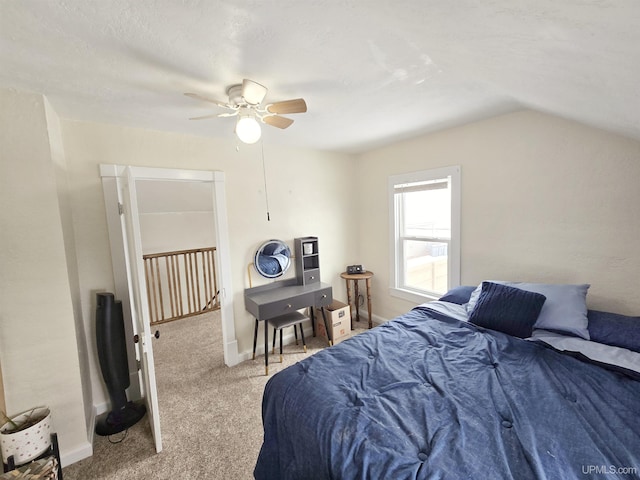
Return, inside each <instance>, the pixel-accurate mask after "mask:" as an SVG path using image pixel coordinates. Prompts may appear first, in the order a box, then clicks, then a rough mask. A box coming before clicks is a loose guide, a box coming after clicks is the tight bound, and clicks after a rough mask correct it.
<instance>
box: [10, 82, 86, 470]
mask: <svg viewBox="0 0 640 480" xmlns="http://www.w3.org/2000/svg"><path fill="white" fill-rule="evenodd" d="M47 109H49V110H48V111H47ZM48 121H49V122H50V125H48V123H47V122H48ZM0 145H2V149H1V152H2V158H1V159H0V160H1V161H0V204H1V205H2V208H1V209H0V225H1V228H0V232H1V234H0V235H1V236H0V246H1V248H0V272H2V274H1V276H0V351H1V354H2V359H1V360H2V368H3V374H4V385H5V395H6V407H7V410H8V413H9V414H10V415H13V414H16V413H19V412H21V411H24V410H27V409H29V408H32V407H35V406H38V405H47V406H49V407H50V408H51V415H52V419H53V424H54V429H55V431H57V433H58V438H59V441H60V449H61V453H62V461H63V464H64V463H69V462H70V461H74V460H77V459H78V458H82V457H83V456H86V455H90V454H91V445H90V444H89V443H88V441H87V424H86V417H85V408H84V398H83V389H82V384H81V370H80V361H79V358H78V356H79V351H78V344H77V341H76V340H77V330H76V325H75V321H74V300H75V292H74V289H73V285H74V284H77V277H76V276H75V272H74V269H73V263H74V260H73V259H69V261H67V260H68V259H67V255H68V254H69V253H71V254H72V253H73V251H74V241H73V226H72V220H71V216H70V213H69V210H68V203H66V200H64V198H66V197H65V192H67V191H68V189H67V186H66V184H65V181H64V152H63V150H62V148H61V145H62V142H61V141H60V132H59V124H58V118H57V116H56V114H55V112H53V111H52V110H50V107H49V106H48V105H47V104H46V101H45V99H44V98H43V97H42V96H41V95H35V94H29V93H18V92H16V91H13V90H6V89H0ZM57 180H58V181H59V182H60V183H59V184H58V183H57ZM59 195H62V197H63V201H62V202H60V201H59ZM70 266H71V268H70ZM80 354H81V352H80ZM85 393H86V392H85Z"/></svg>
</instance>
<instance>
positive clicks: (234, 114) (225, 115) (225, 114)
mask: <svg viewBox="0 0 640 480" xmlns="http://www.w3.org/2000/svg"><path fill="white" fill-rule="evenodd" d="M238 113H239V110H236V111H235V112H229V113H219V114H218V115H216V117H235V116H236V115H238Z"/></svg>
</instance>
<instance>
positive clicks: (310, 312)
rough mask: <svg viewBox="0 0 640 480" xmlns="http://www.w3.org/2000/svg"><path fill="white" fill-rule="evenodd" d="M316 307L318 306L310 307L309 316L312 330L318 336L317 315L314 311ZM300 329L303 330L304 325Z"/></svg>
mask: <svg viewBox="0 0 640 480" xmlns="http://www.w3.org/2000/svg"><path fill="white" fill-rule="evenodd" d="M315 309H316V307H309V318H310V319H311V330H312V331H313V336H314V337H315V336H316V315H315V313H314V310H315ZM300 325H302V324H300ZM300 330H302V326H301V327H300Z"/></svg>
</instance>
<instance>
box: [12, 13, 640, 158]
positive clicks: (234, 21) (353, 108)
mask: <svg viewBox="0 0 640 480" xmlns="http://www.w3.org/2000/svg"><path fill="white" fill-rule="evenodd" d="M638 25H640V2H638V1H637V0H520V1H513V0H455V1H451V0H399V1H394V2H392V1H389V0H309V1H301V0H260V1H259V0H218V1H213V0H181V1H178V0H160V1H159V0H104V1H98V0H89V1H87V0H58V1H55V2H54V1H42V0H3V1H2V2H0V86H2V87H9V88H16V89H20V90H27V91H32V92H37V93H42V94H44V95H46V97H47V98H48V99H49V101H50V102H51V104H52V105H53V107H54V108H55V110H56V111H57V112H58V114H59V115H60V116H61V117H63V118H69V119H78V120H88V121H97V122H107V123H115V124H122V125H128V126H136V127H142V128H149V129H157V130H167V131H175V132H181V133H188V134H193V135H200V136H211V137H223V138H234V135H233V129H234V119H232V118H212V119H208V120H200V121H189V120H188V118H189V117H195V116H200V115H207V114H210V113H211V114H213V113H221V112H222V110H221V109H220V108H219V107H217V106H216V105H214V104H211V103H207V102H202V101H197V100H194V99H193V98H189V97H186V96H184V95H183V93H184V92H194V93H198V94H201V95H205V96H208V97H210V98H214V99H218V100H222V101H226V100H227V96H226V93H225V92H226V89H227V87H229V86H230V85H232V84H235V83H239V82H241V81H242V79H243V78H249V79H252V80H255V81H257V82H259V83H261V84H263V85H265V86H267V87H268V88H269V92H268V93H267V100H268V101H269V102H275V101H280V100H285V99H290V98H297V97H304V98H305V100H306V101H307V104H308V109H309V110H308V112H307V113H303V114H296V115H292V116H291V118H293V119H294V120H295V122H294V124H293V125H292V126H291V127H289V128H288V129H286V130H279V129H276V128H273V127H270V126H266V125H265V126H264V127H263V132H264V138H265V142H267V141H268V142H272V143H278V144H284V145H296V146H303V147H311V148H317V149H323V150H338V151H346V152H357V151H364V150H367V149H370V148H374V147H377V146H380V145H383V144H387V143H390V142H393V141H396V140H398V139H402V138H408V137H411V136H414V135H417V134H421V133H426V132H432V131H436V130H438V129H442V128H446V127H450V126H454V125H458V124H463V123H466V122H469V121H474V120H477V119H481V118H484V117H488V116H492V115H496V114H501V113H505V112H509V111H514V110H517V109H522V108H531V109H535V110H540V111H543V112H548V113H552V114H555V115H559V116H561V117H565V118H568V119H573V120H576V121H580V122H582V123H585V124H588V125H592V126H595V127H599V128H603V129H605V130H610V131H613V132H618V133H620V134H623V135H626V136H630V137H635V138H637V139H640V113H639V108H638V106H639V103H640V102H639V101H638V90H639V88H638V85H639V80H640V27H639V26H638Z"/></svg>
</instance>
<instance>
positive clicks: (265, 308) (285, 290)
mask: <svg viewBox="0 0 640 480" xmlns="http://www.w3.org/2000/svg"><path fill="white" fill-rule="evenodd" d="M332 301H333V291H332V289H331V285H329V284H327V283H321V282H317V283H312V284H310V285H298V283H297V280H296V279H295V278H293V279H290V280H282V281H280V282H273V283H270V284H268V285H261V286H259V287H253V288H247V289H246V290H245V291H244V306H245V308H246V309H247V311H248V312H250V313H251V314H252V315H253V316H254V317H255V319H256V324H255V330H254V333H253V358H255V355H256V346H257V342H258V322H261V321H268V320H269V319H271V318H276V317H279V316H280V315H284V314H285V313H289V312H293V311H295V310H299V309H301V308H306V307H316V308H320V310H321V312H322V319H323V320H324V325H325V329H326V331H327V332H330V330H329V328H328V325H327V317H326V314H325V312H324V307H326V306H327V305H329V304H331V302H332ZM311 322H312V324H313V331H314V334H315V328H316V327H315V319H314V316H313V309H311ZM332 343H333V342H332V339H331V338H329V345H331V344H332ZM264 366H265V373H266V374H267V375H269V328H268V325H265V328H264Z"/></svg>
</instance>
